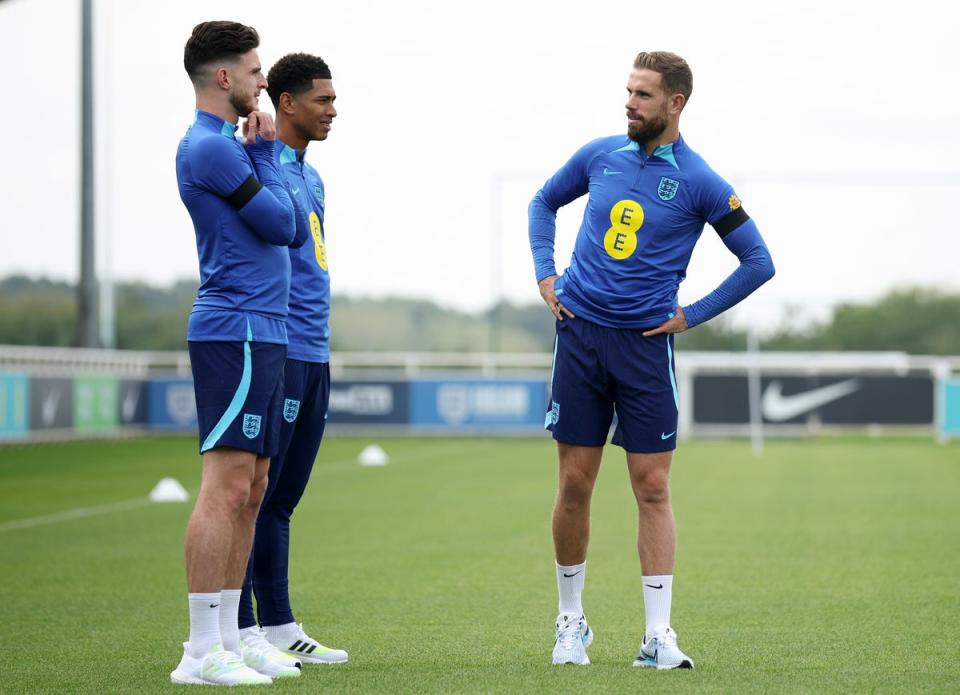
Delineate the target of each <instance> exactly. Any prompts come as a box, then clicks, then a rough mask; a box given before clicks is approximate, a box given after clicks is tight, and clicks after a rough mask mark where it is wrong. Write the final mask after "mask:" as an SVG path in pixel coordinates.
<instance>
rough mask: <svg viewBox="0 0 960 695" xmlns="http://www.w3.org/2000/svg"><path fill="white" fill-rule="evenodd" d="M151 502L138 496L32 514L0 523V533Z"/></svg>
mask: <svg viewBox="0 0 960 695" xmlns="http://www.w3.org/2000/svg"><path fill="white" fill-rule="evenodd" d="M150 504H153V502H151V501H150V498H148V497H138V498H136V499H132V500H125V501H123V502H112V503H110V504H101V505H99V506H96V507H79V508H77V509H68V510H67V511H65V512H57V513H56V514H46V515H44V516H32V517H28V518H26V519H15V520H13V521H5V522H3V523H0V533H3V532H4V531H16V530H18V529H23V528H33V527H34V526H43V525H45V524H57V523H60V522H61V521H70V520H72V519H82V518H84V517H88V516H96V515H98V514H110V513H112V512H124V511H127V510H129V509H137V508H139V507H146V506H147V505H150Z"/></svg>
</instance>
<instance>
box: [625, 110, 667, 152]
mask: <svg viewBox="0 0 960 695" xmlns="http://www.w3.org/2000/svg"><path fill="white" fill-rule="evenodd" d="M666 129H667V117H666V115H664V114H658V115H657V117H656V118H654V119H653V120H651V121H643V122H642V123H630V124H628V125H627V135H628V136H629V138H630V139H631V140H633V141H634V142H638V143H640V144H641V145H645V144H647V143H648V142H650V141H651V140H655V139H656V138H658V137H660V136H661V135H662V134H663V131H665V130H666Z"/></svg>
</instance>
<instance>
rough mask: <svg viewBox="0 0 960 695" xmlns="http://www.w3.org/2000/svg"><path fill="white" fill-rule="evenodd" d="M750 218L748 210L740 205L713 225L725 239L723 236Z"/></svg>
mask: <svg viewBox="0 0 960 695" xmlns="http://www.w3.org/2000/svg"><path fill="white" fill-rule="evenodd" d="M749 219H750V215H748V214H747V211H746V210H744V209H743V208H740V207H738V208H737V209H736V210H733V211H731V212H730V214H728V215H725V216H723V217H721V218H720V219H719V220H717V221H716V222H715V223H714V224H713V225H712V226H713V228H714V229H715V230H717V234H719V235H720V238H721V239H723V237H725V236H727V234H729V233H730V232H732V231H733V230H734V229H736V228H737V227H739V226H740V225H741V224H743V223H744V222H746V221H747V220H749Z"/></svg>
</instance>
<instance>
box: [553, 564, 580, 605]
mask: <svg viewBox="0 0 960 695" xmlns="http://www.w3.org/2000/svg"><path fill="white" fill-rule="evenodd" d="M586 574H587V563H586V561H583V562H581V563H580V564H579V565H561V564H560V563H559V562H558V563H557V591H558V592H559V593H560V612H561V613H566V614H574V615H583V604H582V603H581V601H580V595H581V594H582V593H583V580H584V576H585V575H586Z"/></svg>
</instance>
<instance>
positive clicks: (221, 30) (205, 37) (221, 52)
mask: <svg viewBox="0 0 960 695" xmlns="http://www.w3.org/2000/svg"><path fill="white" fill-rule="evenodd" d="M259 45H260V35H259V34H258V33H257V30H256V29H254V28H253V27H248V26H247V25H245V24H240V23H238V22H223V21H214V22H201V23H200V24H198V25H197V26H195V27H194V28H193V33H191V34H190V38H189V39H187V45H186V46H184V47H183V67H184V68H185V69H186V71H187V74H188V75H190V79H191V80H192V81H193V82H196V81H197V79H198V78H200V77H201V75H202V68H203V67H204V66H205V65H208V64H210V63H212V62H214V61H216V60H223V59H224V58H234V57H239V56H242V55H243V54H244V53H246V52H248V51H252V50H253V49H254V48H256V47H257V46H259Z"/></svg>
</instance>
